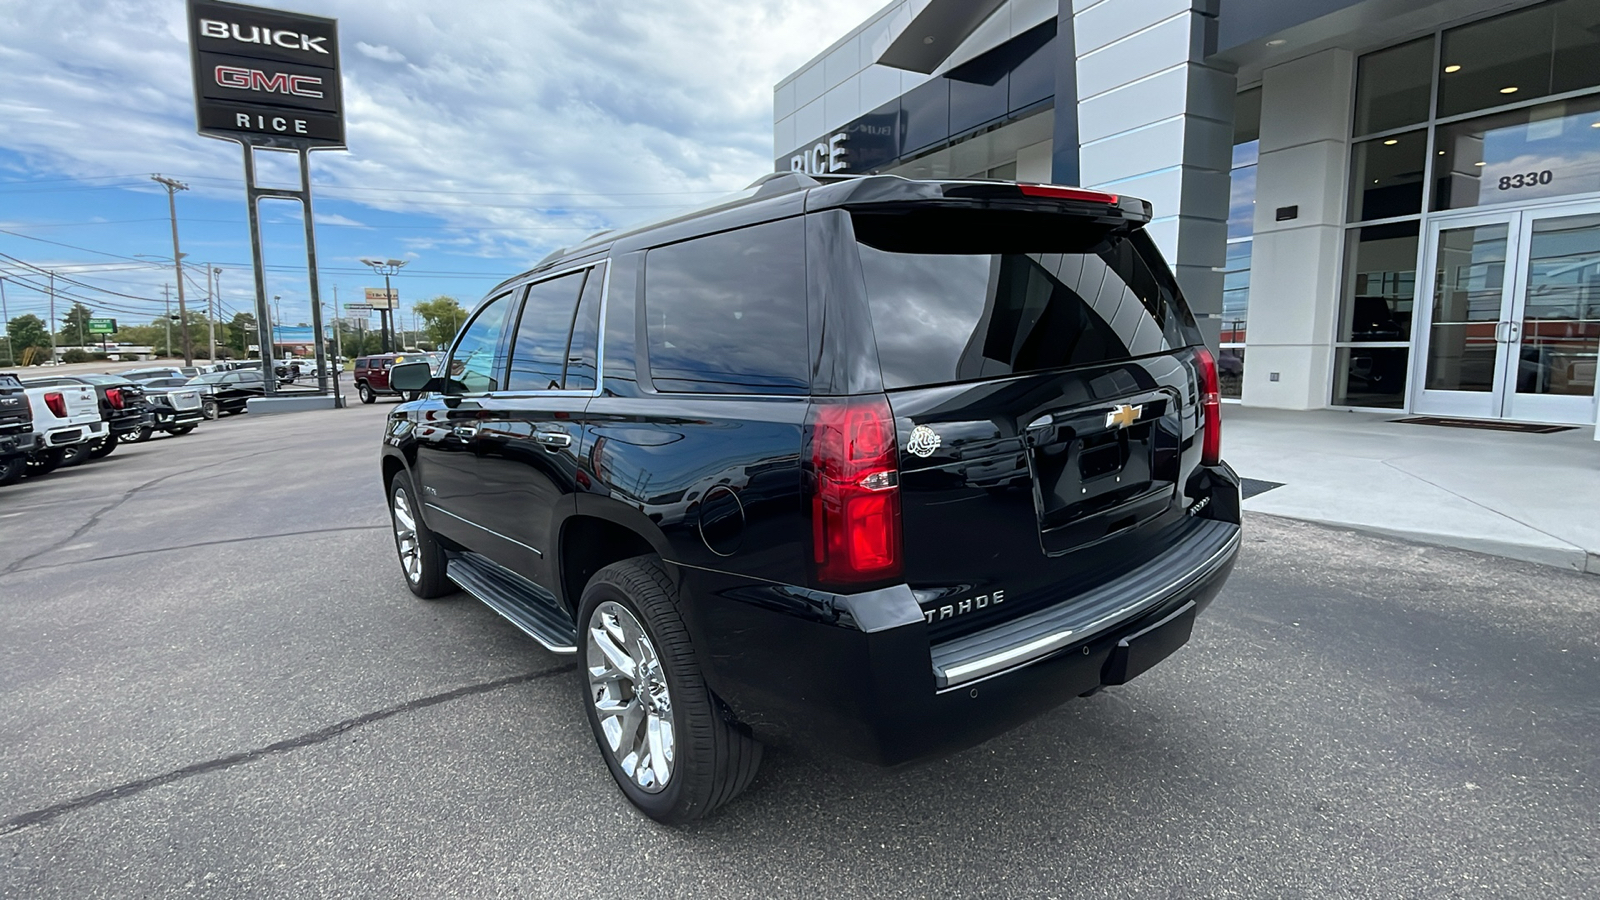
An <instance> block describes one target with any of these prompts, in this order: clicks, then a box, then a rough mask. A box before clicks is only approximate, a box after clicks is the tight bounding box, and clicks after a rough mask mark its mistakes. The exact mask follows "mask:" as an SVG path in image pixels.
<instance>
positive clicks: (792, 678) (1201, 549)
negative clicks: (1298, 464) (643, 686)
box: [696, 470, 1239, 765]
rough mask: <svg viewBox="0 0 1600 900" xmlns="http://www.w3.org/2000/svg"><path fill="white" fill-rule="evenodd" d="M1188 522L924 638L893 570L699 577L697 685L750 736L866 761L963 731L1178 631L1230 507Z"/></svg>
mask: <svg viewBox="0 0 1600 900" xmlns="http://www.w3.org/2000/svg"><path fill="white" fill-rule="evenodd" d="M1223 471H1226V470H1223ZM1227 475H1228V476H1231V475H1232V473H1231V472H1228V473H1227ZM1226 481H1227V482H1233V483H1232V484H1226V482H1224V485H1225V487H1227V488H1231V490H1232V491H1234V492H1235V493H1236V492H1237V482H1236V481H1235V480H1234V479H1233V478H1231V477H1229V478H1227V479H1226ZM1216 505H1218V506H1224V507H1225V506H1226V505H1227V504H1224V503H1218V504H1216ZM1196 525H1197V527H1196V528H1195V529H1194V530H1193V532H1192V533H1191V535H1190V536H1189V537H1186V538H1185V539H1184V540H1183V541H1182V542H1181V543H1179V544H1177V545H1175V546H1173V547H1172V548H1171V549H1170V550H1169V551H1168V552H1166V553H1165V554H1163V556H1162V557H1161V558H1159V559H1158V560H1156V561H1154V562H1152V563H1150V564H1148V565H1146V566H1142V567H1140V568H1139V569H1137V570H1135V571H1133V572H1130V573H1128V574H1127V575H1126V576H1125V577H1123V578H1120V579H1118V580H1117V581H1115V582H1113V583H1110V584H1107V585H1103V586H1101V587H1100V588H1096V589H1093V590H1089V591H1086V592H1084V593H1081V594H1079V595H1077V596H1075V597H1073V598H1072V599H1070V600H1068V601H1066V602H1063V603H1061V604H1058V605H1057V606H1055V607H1051V608H1048V609H1044V610H1039V611H1037V612H1035V613H1032V614H1030V615H1028V616H1023V617H1020V618H1018V619H1013V620H1011V621H1009V622H1006V623H1004V624H1002V625H999V626H996V627H994V628H991V629H988V630H986V631H985V632H979V633H977V634H972V635H968V636H966V637H964V638H960V639H955V640H951V641H948V642H945V643H943V644H937V645H930V643H929V637H928V629H927V623H926V621H925V620H924V618H923V612H922V609H921V607H920V606H919V605H918V604H917V601H916V598H915V596H914V595H913V593H912V591H911V589H910V588H909V587H907V586H905V585H896V586H894V587H891V588H885V589H883V590H879V591H873V592H869V593H865V594H855V595H835V594H827V593H822V592H818V591H814V590H809V589H804V588H794V587H783V586H776V585H773V586H760V587H753V586H749V585H745V586H742V587H737V588H734V587H731V586H728V587H723V588H722V589H720V590H717V589H716V588H713V590H714V591H715V593H716V600H714V601H712V602H710V603H707V602H706V600H707V597H706V595H705V594H704V593H701V594H700V595H699V596H698V597H697V598H696V599H697V600H698V601H700V602H699V603H697V604H696V606H697V607H699V608H700V610H701V612H700V615H701V616H702V618H703V621H702V622H701V623H700V627H701V628H702V629H703V630H704V631H705V637H704V640H705V641H706V642H707V643H708V644H709V650H710V652H709V653H708V654H706V656H707V657H708V658H707V659H706V665H707V668H708V669H709V670H710V674H711V675H712V679H711V680H712V687H713V689H714V690H715V691H716V692H717V694H718V695H719V696H721V697H722V698H723V699H724V700H725V701H727V702H728V704H729V706H730V707H731V708H732V710H733V711H734V713H735V714H736V715H737V716H738V717H739V719H740V720H741V721H743V722H744V723H746V724H747V725H749V726H751V727H752V729H754V730H755V732H756V734H757V735H758V736H759V737H762V738H764V739H766V740H773V741H776V742H779V743H795V744H801V745H805V746H811V747H815V748H819V749H825V750H832V751H836V752H840V753H843V754H844V755H846V756H851V757H854V758H857V759H861V760H864V761H867V762H871V763H877V764H880V765H897V764H901V763H907V762H913V761H916V760H920V759H927V758H932V757H937V756H942V755H946V754H949V753H953V752H956V751H959V750H962V749H965V748H967V747H971V746H974V745H976V744H979V743H982V742H983V741H985V740H988V739H989V738H991V737H994V736H995V735H997V734H1000V733H1002V732H1005V731H1007V730H1009V729H1011V728H1014V727H1016V726H1018V725H1020V724H1022V723H1023V722H1026V721H1028V720H1029V719H1032V718H1034V717H1037V716H1039V715H1041V714H1043V713H1045V712H1048V711H1049V710H1051V709H1053V708H1055V707H1056V706H1059V705H1060V704H1062V703H1065V702H1066V701H1068V700H1071V699H1073V698H1074V697H1078V696H1081V695H1083V694H1086V693H1090V692H1092V691H1095V690H1097V689H1099V688H1100V687H1102V686H1104V685H1108V684H1122V683H1125V682H1126V681H1128V680H1129V679H1130V678H1132V677H1134V676H1136V675H1138V674H1139V673H1140V672H1142V671H1144V670H1145V669H1147V668H1148V667H1149V666H1150V665H1153V664H1155V663H1156V662H1159V661H1160V660H1161V659H1162V658H1164V657H1165V656H1166V655H1167V654H1169V653H1171V652H1172V651H1173V650H1175V649H1177V647H1178V646H1179V645H1181V644H1183V643H1184V642H1186V641H1187V640H1188V636H1189V628H1190V626H1191V624H1192V622H1193V620H1194V616H1195V614H1196V613H1198V612H1200V611H1202V610H1204V609H1205V608H1206V607H1207V606H1209V605H1210V603H1211V601H1212V600H1213V599H1215V597H1216V596H1217V594H1218V593H1219V592H1220V591H1221V589H1222V586H1223V584H1224V583H1225V582H1226V581H1227V579H1228V576H1229V574H1230V573H1231V572H1232V570H1233V565H1234V561H1235V559H1236V558H1237V555H1238V551H1239V526H1238V524H1236V520H1235V521H1234V522H1229V521H1226V520H1210V519H1207V520H1205V521H1201V522H1197V523H1196ZM705 586H706V585H702V587H705ZM698 642H699V639H697V643H698Z"/></svg>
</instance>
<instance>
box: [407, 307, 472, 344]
mask: <svg viewBox="0 0 1600 900" xmlns="http://www.w3.org/2000/svg"><path fill="white" fill-rule="evenodd" d="M411 308H412V309H413V310H416V313H417V315H419V316H421V317H422V323H423V324H422V330H423V331H424V332H425V333H426V334H427V336H428V340H429V341H431V342H432V343H433V345H434V346H435V347H443V346H445V345H447V344H449V343H450V342H451V341H452V340H454V339H455V336H456V332H458V331H460V330H461V326H462V325H464V324H466V321H467V311H466V310H465V309H463V308H462V307H461V303H460V301H458V300H456V298H454V297H448V296H445V295H443V294H441V295H439V296H437V297H435V298H433V299H432V300H424V301H422V302H421V303H418V304H416V305H415V306H413V307H411Z"/></svg>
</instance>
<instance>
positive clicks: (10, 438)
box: [0, 431, 39, 456]
mask: <svg viewBox="0 0 1600 900" xmlns="http://www.w3.org/2000/svg"><path fill="white" fill-rule="evenodd" d="M37 446H39V436H38V435H36V434H34V433H33V432H31V431H24V432H21V433H13V434H0V456H14V455H16V454H19V453H32V452H33V450H34V448H35V447H37Z"/></svg>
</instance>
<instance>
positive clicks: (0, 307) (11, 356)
mask: <svg viewBox="0 0 1600 900" xmlns="http://www.w3.org/2000/svg"><path fill="white" fill-rule="evenodd" d="M0 327H3V328H4V329H5V335H6V365H9V366H14V365H16V364H17V352H16V351H15V350H14V349H12V347H11V310H9V309H7V308H6V280H5V279H4V278H0Z"/></svg>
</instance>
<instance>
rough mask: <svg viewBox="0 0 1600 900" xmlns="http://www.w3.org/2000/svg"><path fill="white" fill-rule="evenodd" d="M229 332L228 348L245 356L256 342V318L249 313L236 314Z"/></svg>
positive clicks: (230, 324)
mask: <svg viewBox="0 0 1600 900" xmlns="http://www.w3.org/2000/svg"><path fill="white" fill-rule="evenodd" d="M227 331H228V339H227V344H228V346H230V347H232V348H233V349H235V350H237V351H239V354H240V355H241V356H244V355H246V353H247V352H248V351H249V349H250V345H251V344H252V343H255V340H256V317H255V316H252V315H250V314H249V313H234V314H233V320H232V321H231V322H229V323H228V329H227Z"/></svg>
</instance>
